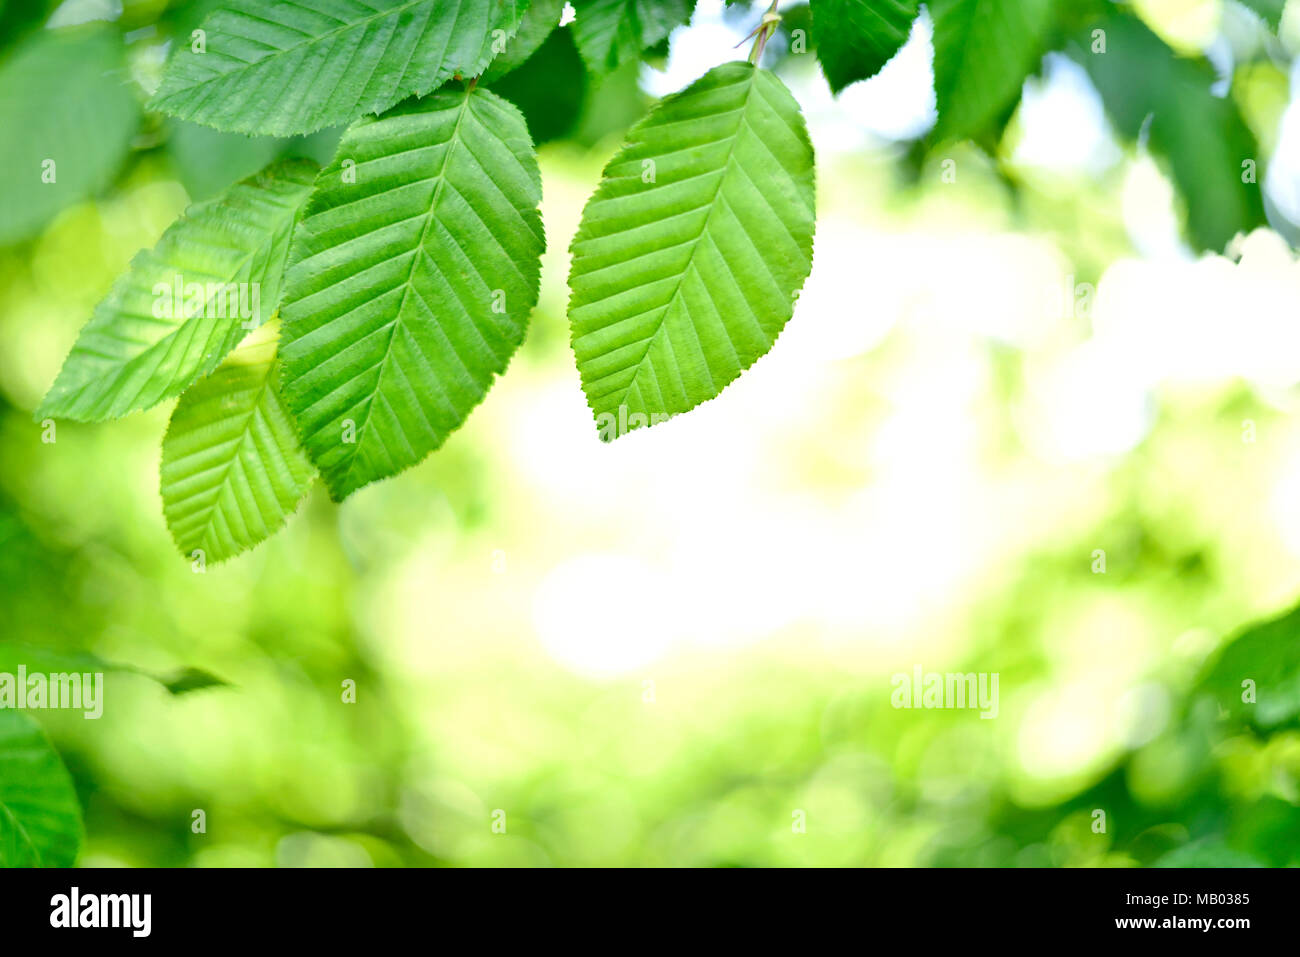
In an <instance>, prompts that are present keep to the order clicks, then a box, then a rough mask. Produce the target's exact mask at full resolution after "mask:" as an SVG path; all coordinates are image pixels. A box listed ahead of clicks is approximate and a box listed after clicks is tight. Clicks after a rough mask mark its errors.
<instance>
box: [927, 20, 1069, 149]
mask: <svg viewBox="0 0 1300 957" xmlns="http://www.w3.org/2000/svg"><path fill="white" fill-rule="evenodd" d="M926 6H927V7H928V8H929V10H930V16H931V18H932V19H933V21H934V93H935V105H936V106H937V107H938V110H939V120H938V123H937V124H936V126H935V130H934V136H935V138H936V139H937V140H940V141H943V140H953V139H963V138H965V137H972V136H977V135H978V134H979V133H981V132H983V131H984V130H985V128H986V127H988V126H989V125H990V124H992V123H994V122H996V121H997V119H998V118H999V117H1000V116H1001V115H1002V114H1004V113H1005V112H1006V111H1007V110H1009V109H1010V108H1011V107H1012V106H1013V105H1014V104H1015V102H1016V101H1017V100H1018V99H1019V98H1020V90H1021V88H1022V87H1023V86H1024V83H1025V78H1026V77H1027V76H1029V75H1030V74H1031V73H1034V72H1036V71H1037V70H1038V67H1039V63H1040V61H1041V60H1042V57H1043V53H1044V52H1046V50H1045V44H1046V41H1047V35H1048V33H1049V31H1050V28H1051V27H1052V24H1053V17H1054V14H1055V6H1056V0H929V2H928V3H927V4H926Z"/></svg>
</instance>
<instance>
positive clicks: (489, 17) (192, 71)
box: [150, 0, 528, 136]
mask: <svg viewBox="0 0 1300 957" xmlns="http://www.w3.org/2000/svg"><path fill="white" fill-rule="evenodd" d="M527 7H528V0H315V2H313V3H311V4H300V3H283V2H281V0H231V9H222V10H218V11H216V12H215V13H213V14H212V16H210V17H208V18H207V19H206V20H204V21H203V27H202V29H203V30H204V31H206V35H207V40H206V42H207V49H206V51H205V52H201V53H200V52H195V51H194V49H193V48H192V45H190V46H184V47H181V48H179V49H178V50H177V51H176V53H174V54H173V56H172V58H171V60H169V61H168V64H167V68H166V70H165V71H164V73H163V79H162V85H161V86H160V87H159V89H158V92H157V94H155V96H154V98H153V100H152V101H151V102H150V106H151V107H152V108H154V109H158V110H163V111H164V112H167V113H171V114H172V115H174V116H179V117H181V118H182V119H186V120H194V121H195V122H198V123H204V124H207V125H208V126H214V127H216V128H217V129H220V130H230V131H234V132H239V133H264V134H271V135H275V136H287V135H289V134H292V133H310V132H312V131H313V130H318V129H320V128H321V127H323V126H335V125H338V124H341V123H347V122H349V121H350V120H353V119H356V118H357V117H359V116H361V115H363V114H365V113H377V112H380V111H382V110H386V109H388V108H389V107H390V106H392V105H393V104H395V103H397V102H399V101H401V100H404V99H406V98H407V97H408V96H410V95H411V94H419V95H423V94H425V93H428V92H429V91H430V90H434V89H437V88H438V87H439V86H441V85H442V84H443V83H444V82H445V81H446V80H448V79H450V78H451V77H452V76H453V75H454V74H460V75H462V76H464V77H467V78H468V77H473V76H477V75H478V74H479V73H480V72H482V70H483V68H484V67H485V66H487V64H488V61H489V60H491V59H492V55H493V52H494V48H493V45H494V44H498V46H497V47H496V49H497V50H499V49H501V47H500V46H499V44H501V43H504V42H506V41H508V40H509V38H510V37H511V36H513V35H514V33H515V31H516V30H517V29H519V21H520V18H521V17H522V16H523V13H524V11H525V10H526V9H527Z"/></svg>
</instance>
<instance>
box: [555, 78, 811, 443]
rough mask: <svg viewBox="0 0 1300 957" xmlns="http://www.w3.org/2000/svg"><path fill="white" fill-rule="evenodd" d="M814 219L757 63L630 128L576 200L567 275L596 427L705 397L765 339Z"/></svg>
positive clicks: (793, 126) (788, 309) (807, 257)
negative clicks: (578, 207) (597, 179)
mask: <svg viewBox="0 0 1300 957" xmlns="http://www.w3.org/2000/svg"><path fill="white" fill-rule="evenodd" d="M813 221H814V197H813V151H812V145H811V144H810V143H809V141H808V134H807V131H806V129H805V128H804V122H803V117H802V116H801V114H800V113H799V106H798V104H797V103H796V102H795V100H794V98H793V97H792V96H791V95H790V93H789V91H788V90H787V89H786V88H785V86H784V85H783V84H782V83H781V81H780V80H778V79H777V78H776V77H775V76H774V75H773V74H771V73H769V72H767V71H766V70H761V69H755V68H754V67H753V66H751V65H750V64H748V63H727V64H724V65H722V66H719V67H716V68H714V69H713V70H710V71H709V72H708V73H707V74H705V75H704V76H703V77H702V78H701V79H699V80H697V81H696V82H695V83H693V84H692V85H691V86H690V87H688V88H687V89H686V90H684V91H683V92H681V93H677V94H674V95H673V96H670V97H668V98H667V99H665V100H664V101H663V102H662V103H661V104H659V106H658V107H656V108H655V109H654V110H652V111H651V113H650V115H649V116H647V117H646V118H645V119H644V120H642V121H641V122H640V123H638V124H637V125H636V126H634V127H633V128H632V130H631V131H630V132H629V133H628V139H627V142H626V143H625V144H624V145H623V148H622V149H621V150H620V151H619V152H618V154H617V155H616V156H615V157H614V158H613V159H612V160H611V161H610V163H609V165H608V166H607V167H606V168H605V175H604V179H603V180H602V181H601V184H600V187H599V188H598V189H597V190H596V192H595V194H594V195H593V196H592V198H591V199H590V200H589V201H588V203H587V207H586V209H585V210H584V211H583V215H582V225H581V227H580V228H579V230H578V234H577V236H576V237H575V238H574V241H573V247H572V252H573V267H572V272H571V273H570V276H569V286H570V288H571V290H572V298H571V299H570V303H569V319H570V323H571V327H572V329H571V332H572V337H573V351H574V354H575V355H576V357H577V360H578V371H579V372H580V373H581V375H582V386H583V389H584V390H585V391H586V393H587V401H588V403H589V404H590V406H591V408H592V411H593V412H594V413H595V414H596V421H597V425H598V427H600V428H601V430H602V435H603V436H604V435H606V430H607V428H608V423H609V419H608V418H606V416H612V417H614V419H615V420H616V421H618V422H619V423H620V428H619V431H620V432H621V431H623V428H622V425H621V423H623V422H625V421H627V422H630V423H631V424H633V425H635V424H636V422H635V420H634V419H632V418H631V417H632V416H638V415H643V416H647V417H655V416H665V415H673V414H675V413H678V412H685V411H686V410H688V409H691V408H694V407H695V406H697V405H699V404H700V403H701V402H704V401H705V400H707V399H711V398H713V397H714V396H716V395H717V394H718V393H719V392H721V391H722V389H723V387H724V386H726V385H727V384H728V383H729V382H731V381H732V380H733V379H735V378H736V377H737V376H739V375H740V373H741V372H742V371H744V370H745V369H748V368H749V367H750V366H751V365H752V364H753V363H754V361H755V360H756V359H758V357H759V356H761V355H763V354H764V353H766V352H767V351H768V350H769V349H770V348H771V347H772V343H773V342H775V341H776V337H777V335H779V334H780V332H781V329H782V328H783V327H784V326H785V324H786V321H787V320H788V319H789V318H790V315H791V313H792V312H793V309H794V299H795V294H796V292H797V290H798V289H799V288H800V286H802V285H803V282H804V280H805V279H806V278H807V276H808V272H809V270H810V269H811V267H812V240H813ZM622 407H626V412H625V413H624V412H622V411H621V410H622ZM653 421H654V419H653V418H651V424H653ZM602 423H604V424H602Z"/></svg>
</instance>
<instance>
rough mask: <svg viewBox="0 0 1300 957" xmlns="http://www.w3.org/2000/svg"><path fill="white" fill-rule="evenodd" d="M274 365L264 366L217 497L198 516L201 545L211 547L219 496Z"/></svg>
mask: <svg viewBox="0 0 1300 957" xmlns="http://www.w3.org/2000/svg"><path fill="white" fill-rule="evenodd" d="M275 363H276V359H275V358H274V357H272V359H271V361H270V362H268V363H267V364H266V374H265V375H264V376H263V377H262V384H261V385H260V386H259V387H258V389H257V397H256V398H255V399H254V400H253V403H252V405H250V406H249V409H248V412H247V413H246V414H245V415H244V421H243V423H242V424H241V425H240V429H239V441H237V442H236V443H235V451H234V452H233V454H231V456H230V459H229V461H227V462H226V464H225V467H224V468H223V469H222V470H221V479H220V480H219V481H218V482H217V495H216V497H215V498H214V499H213V500H212V504H211V505H209V506H208V507H207V508H206V509H204V510H202V511H201V512H200V514H202V515H204V518H203V525H202V526H201V527H202V530H203V531H202V533H201V535H200V536H199V541H200V542H201V543H202V544H203V545H207V546H211V545H212V542H211V540H210V539H209V536H210V535H211V534H212V533H213V520H214V518H215V516H216V514H217V512H218V511H219V510H220V508H221V496H222V495H223V494H224V493H225V491H226V489H227V488H228V487H229V485H230V470H231V469H232V468H234V467H235V462H236V461H238V459H239V456H240V454H241V453H242V452H243V450H244V445H245V444H246V443H247V442H248V437H249V434H250V433H251V432H252V429H251V428H250V423H251V422H252V421H253V419H254V418H255V417H256V416H257V410H258V407H259V406H261V404H262V398H263V397H264V396H265V395H266V392H267V389H269V388H270V386H271V371H272V369H274V367H275ZM231 537H232V539H233V537H234V536H233V535H232V536H231ZM236 544H238V543H236ZM206 551H207V552H209V553H211V552H213V551H214V549H212V548H211V547H209V548H207V549H206Z"/></svg>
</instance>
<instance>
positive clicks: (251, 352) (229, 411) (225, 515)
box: [162, 320, 314, 563]
mask: <svg viewBox="0 0 1300 957" xmlns="http://www.w3.org/2000/svg"><path fill="white" fill-rule="evenodd" d="M279 336H280V323H279V321H278V320H272V321H271V322H269V323H267V324H266V325H265V326H263V327H262V328H260V329H258V330H257V331H255V332H254V333H253V334H252V335H250V336H249V337H248V338H247V339H245V340H244V341H243V342H242V343H240V345H239V347H238V348H237V349H235V351H234V352H232V353H230V355H228V356H226V361H225V362H223V363H221V365H220V366H218V367H217V369H216V371H215V372H213V373H212V374H211V375H210V376H208V377H207V378H205V379H201V380H200V381H199V382H197V383H195V384H194V386H193V387H191V388H190V389H188V390H187V391H186V393H185V394H184V395H183V396H181V400H180V402H179V403H177V405H176V411H175V412H174V413H173V414H172V419H171V424H170V425H168V427H167V435H166V437H165V438H164V439H163V447H162V500H163V514H164V515H165V516H166V517H167V527H168V528H170V529H171V533H172V538H174V539H175V541H176V546H177V547H178V548H179V549H180V550H181V554H183V555H186V556H187V557H193V555H194V552H195V551H199V552H201V553H202V555H203V559H204V561H205V562H214V563H215V562H220V561H224V560H225V559H227V558H231V557H232V556H234V555H238V554H239V553H240V552H242V551H245V550H246V549H249V548H252V547H253V546H254V545H256V544H258V543H259V542H261V541H263V540H264V539H266V538H269V537H270V536H271V535H272V534H274V533H275V532H276V531H277V530H278V529H279V528H280V527H281V526H282V525H284V523H285V520H286V519H287V518H288V516H289V515H290V514H291V513H292V512H293V510H294V509H296V508H297V507H298V502H299V501H300V500H301V499H302V496H303V493H304V492H306V491H307V485H308V484H309V483H310V482H311V478H312V474H313V472H314V470H313V469H312V467H311V463H310V462H309V461H308V460H307V453H306V452H304V451H303V450H302V448H301V447H300V446H299V445H298V434H297V432H296V431H295V430H294V425H293V420H292V419H291V418H290V416H289V412H288V410H287V409H286V408H285V406H284V403H283V401H282V399H281V398H280V385H279V378H280V376H279V368H278V367H279V363H278V362H277V360H276V345H277V343H278V341H279Z"/></svg>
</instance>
